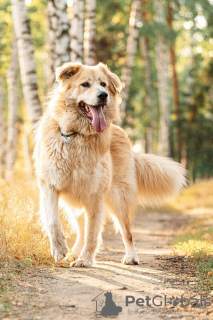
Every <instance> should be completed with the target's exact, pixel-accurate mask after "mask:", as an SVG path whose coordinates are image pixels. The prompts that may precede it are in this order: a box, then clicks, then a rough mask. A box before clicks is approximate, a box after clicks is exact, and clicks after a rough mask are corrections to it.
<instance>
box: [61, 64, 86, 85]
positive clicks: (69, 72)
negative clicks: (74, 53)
mask: <svg viewBox="0 0 213 320" xmlns="http://www.w3.org/2000/svg"><path fill="white" fill-rule="evenodd" d="M81 67H82V64H81V63H71V62H66V63H64V64H63V65H62V66H61V67H58V68H56V81H58V82H60V81H64V80H67V79H70V78H71V77H73V76H74V75H75V74H76V73H77V72H78V71H79V70H80V68H81Z"/></svg>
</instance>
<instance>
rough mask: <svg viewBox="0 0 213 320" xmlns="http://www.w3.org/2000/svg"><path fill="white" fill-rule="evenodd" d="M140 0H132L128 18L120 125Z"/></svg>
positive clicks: (124, 107)
mask: <svg viewBox="0 0 213 320" xmlns="http://www.w3.org/2000/svg"><path fill="white" fill-rule="evenodd" d="M140 11H141V0H133V3H132V7H131V12H130V19H129V36H128V39H127V48H126V61H125V66H124V67H123V69H122V75H121V83H122V89H123V91H122V102H121V108H120V112H121V119H120V121H119V124H120V125H122V123H123V120H124V118H125V115H126V104H127V99H128V95H129V87H130V83H131V71H132V67H133V65H134V60H135V53H136V50H137V43H138V35H139V32H138V27H137V23H138V21H139V20H140V17H141V12H140Z"/></svg>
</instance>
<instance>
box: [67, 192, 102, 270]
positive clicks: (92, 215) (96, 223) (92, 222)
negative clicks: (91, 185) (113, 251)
mask: <svg viewBox="0 0 213 320" xmlns="http://www.w3.org/2000/svg"><path fill="white" fill-rule="evenodd" d="M97 199H98V196H96V197H94V201H91V202H90V205H89V206H87V207H86V208H85V209H86V225H85V241H84V247H83V249H82V251H81V253H80V256H79V257H78V260H76V261H74V262H72V263H71V264H70V265H71V267H91V266H92V263H93V260H94V257H95V251H96V249H97V246H98V236H99V234H100V231H101V226H102V224H103V219H104V209H105V207H104V201H100V200H97Z"/></svg>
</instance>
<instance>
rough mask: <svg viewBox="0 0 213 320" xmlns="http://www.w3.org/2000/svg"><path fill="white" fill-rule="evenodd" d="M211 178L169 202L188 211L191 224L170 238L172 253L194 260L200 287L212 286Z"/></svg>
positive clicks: (208, 287)
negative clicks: (171, 240)
mask: <svg viewBox="0 0 213 320" xmlns="http://www.w3.org/2000/svg"><path fill="white" fill-rule="evenodd" d="M212 190H213V181H209V182H202V183H199V184H197V185H195V186H193V187H191V188H188V189H186V190H185V191H184V192H183V193H182V195H180V196H179V197H177V198H176V199H175V200H174V201H173V202H170V203H169V204H168V207H169V208H170V210H172V208H174V210H178V211H179V212H182V213H189V214H192V215H193V216H195V217H197V215H199V218H192V219H191V221H190V224H189V225H188V226H187V227H185V228H182V229H181V230H180V232H179V233H180V234H179V235H178V236H177V237H176V238H175V239H174V240H173V243H172V245H173V248H174V253H175V254H179V255H182V256H185V259H186V261H188V262H189V263H190V264H191V263H193V265H194V267H195V270H196V274H197V277H198V285H199V288H200V289H201V290H205V291H207V292H211V291H212V290H213V227H209V225H213V216H212V213H213V191H212Z"/></svg>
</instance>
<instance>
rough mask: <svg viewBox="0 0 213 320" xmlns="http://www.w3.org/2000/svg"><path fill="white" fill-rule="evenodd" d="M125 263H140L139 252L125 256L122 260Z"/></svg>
mask: <svg viewBox="0 0 213 320" xmlns="http://www.w3.org/2000/svg"><path fill="white" fill-rule="evenodd" d="M121 262H122V263H123V264H128V265H133V264H139V258H138V256H137V254H135V255H134V256H127V255H126V256H124V258H123V259H122V260H121Z"/></svg>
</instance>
